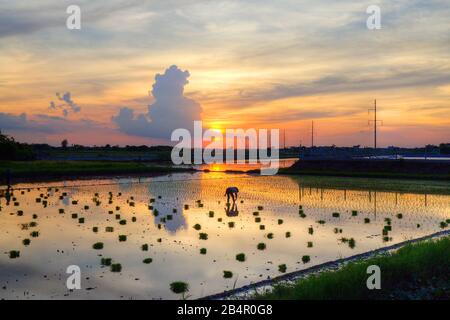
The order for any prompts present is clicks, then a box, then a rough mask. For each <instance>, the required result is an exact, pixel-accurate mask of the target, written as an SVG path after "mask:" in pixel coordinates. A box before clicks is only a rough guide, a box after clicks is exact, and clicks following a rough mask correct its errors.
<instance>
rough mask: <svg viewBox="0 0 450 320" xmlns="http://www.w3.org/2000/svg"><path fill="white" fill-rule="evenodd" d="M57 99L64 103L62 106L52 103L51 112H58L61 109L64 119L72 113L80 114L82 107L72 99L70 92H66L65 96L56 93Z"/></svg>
mask: <svg viewBox="0 0 450 320" xmlns="http://www.w3.org/2000/svg"><path fill="white" fill-rule="evenodd" d="M56 97H57V98H58V100H59V101H62V103H61V104H56V103H55V102H54V101H50V106H49V109H50V110H58V109H61V110H62V113H63V115H64V117H67V116H68V115H69V113H70V111H72V112H75V113H77V112H80V111H81V107H80V106H78V105H77V104H76V103H75V102H74V101H73V100H72V98H71V94H70V92H66V93H64V94H63V95H61V94H60V93H59V92H57V93H56Z"/></svg>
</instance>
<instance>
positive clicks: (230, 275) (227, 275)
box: [223, 270, 233, 279]
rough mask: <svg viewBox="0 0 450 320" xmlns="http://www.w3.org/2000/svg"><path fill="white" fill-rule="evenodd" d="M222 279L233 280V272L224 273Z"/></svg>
mask: <svg viewBox="0 0 450 320" xmlns="http://www.w3.org/2000/svg"><path fill="white" fill-rule="evenodd" d="M223 277H224V278H225V279H229V278H233V272H231V271H226V270H225V271H224V272H223Z"/></svg>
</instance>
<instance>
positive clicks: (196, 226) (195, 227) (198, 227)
mask: <svg viewBox="0 0 450 320" xmlns="http://www.w3.org/2000/svg"><path fill="white" fill-rule="evenodd" d="M201 228H202V226H201V225H200V224H198V223H196V224H194V229H195V230H197V231H198V230H201Z"/></svg>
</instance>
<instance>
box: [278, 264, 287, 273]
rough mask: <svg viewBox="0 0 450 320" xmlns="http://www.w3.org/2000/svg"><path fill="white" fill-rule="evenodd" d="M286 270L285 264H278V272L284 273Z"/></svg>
mask: <svg viewBox="0 0 450 320" xmlns="http://www.w3.org/2000/svg"><path fill="white" fill-rule="evenodd" d="M286 270H287V266H286V264H284V263H283V264H280V265H279V266H278V271H280V272H282V273H285V272H286Z"/></svg>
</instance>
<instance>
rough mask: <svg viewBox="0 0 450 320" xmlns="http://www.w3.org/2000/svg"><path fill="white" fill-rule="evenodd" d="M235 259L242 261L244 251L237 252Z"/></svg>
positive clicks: (243, 259)
mask: <svg viewBox="0 0 450 320" xmlns="http://www.w3.org/2000/svg"><path fill="white" fill-rule="evenodd" d="M236 260H237V261H239V262H244V261H245V254H244V253H238V254H237V255H236Z"/></svg>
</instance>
